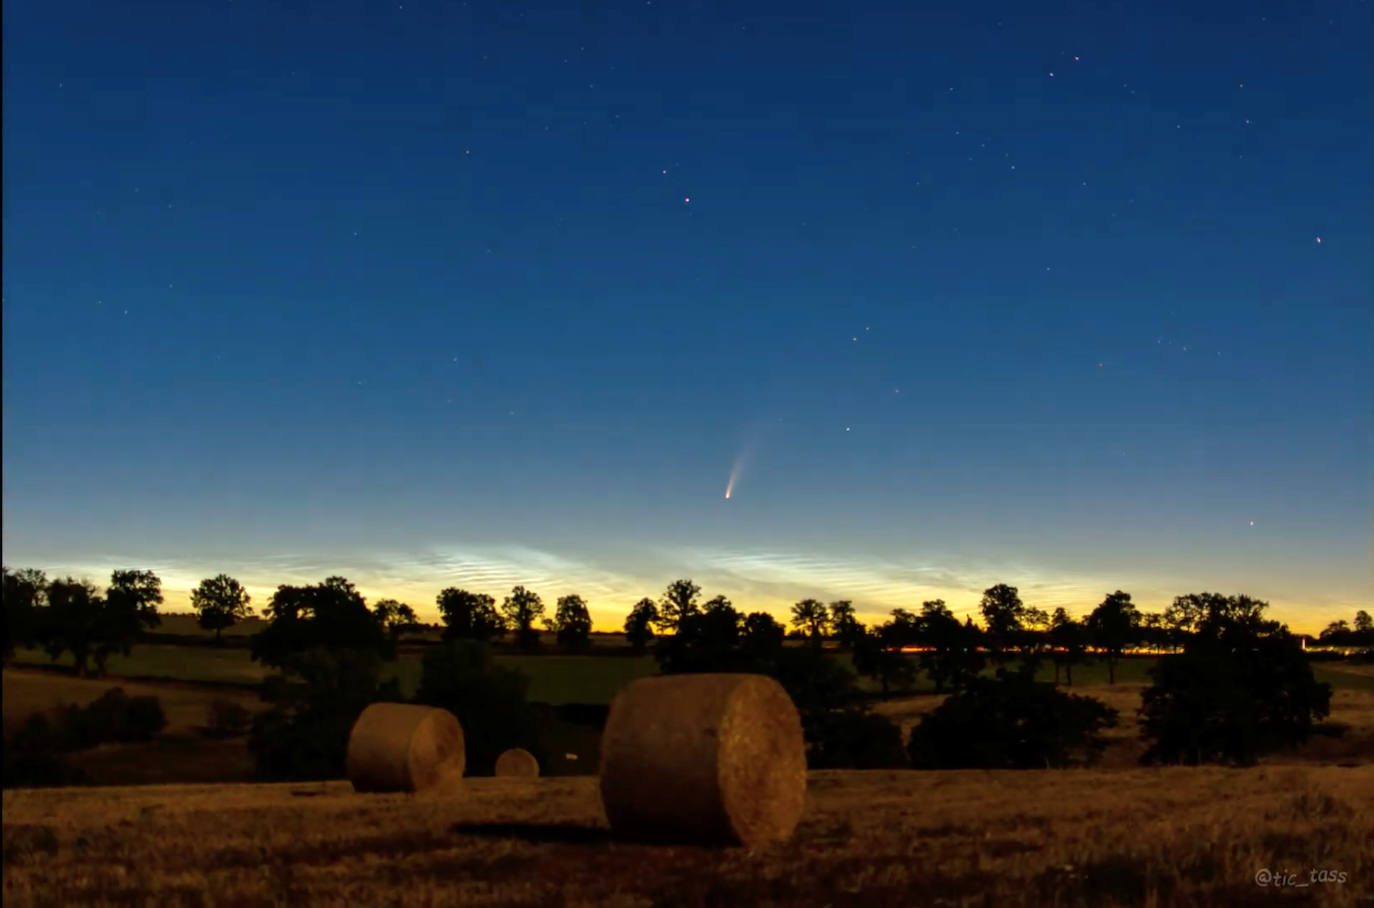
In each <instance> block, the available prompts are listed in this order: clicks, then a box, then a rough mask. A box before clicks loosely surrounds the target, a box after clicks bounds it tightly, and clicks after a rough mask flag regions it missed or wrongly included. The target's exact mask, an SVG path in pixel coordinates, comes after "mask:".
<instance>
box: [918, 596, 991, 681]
mask: <svg viewBox="0 0 1374 908" xmlns="http://www.w3.org/2000/svg"><path fill="white" fill-rule="evenodd" d="M917 626H918V627H919V629H920V639H921V641H922V642H923V643H924V644H925V645H926V646H928V647H930V649H928V650H926V651H924V652H922V653H921V657H920V662H921V670H922V671H924V672H925V673H926V675H927V676H928V677H929V678H930V680H931V681H933V682H935V691H936V693H942V692H943V691H944V690H945V689H946V688H959V687H962V686H963V685H965V684H967V683H968V682H969V681H970V680H972V679H973V678H976V677H978V673H979V672H981V671H982V670H983V662H984V660H983V654H982V653H980V652H978V643H979V636H980V635H979V633H978V628H977V627H975V626H974V625H973V621H972V620H971V619H966V620H965V621H964V623H963V624H960V623H959V619H958V618H956V617H954V613H953V612H951V611H950V610H949V608H948V607H947V606H946V605H945V603H944V600H942V599H932V600H930V601H929V602H926V603H923V604H922V606H921V616H920V618H919V619H918V621H917Z"/></svg>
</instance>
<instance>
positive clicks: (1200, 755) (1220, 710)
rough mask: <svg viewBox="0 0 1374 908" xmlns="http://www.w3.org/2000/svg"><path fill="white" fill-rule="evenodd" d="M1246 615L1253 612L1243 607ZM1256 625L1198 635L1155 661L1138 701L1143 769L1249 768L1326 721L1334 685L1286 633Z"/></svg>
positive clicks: (1231, 627)
mask: <svg viewBox="0 0 1374 908" xmlns="http://www.w3.org/2000/svg"><path fill="white" fill-rule="evenodd" d="M1260 605H1261V606H1262V605H1263V603H1260ZM1243 611H1245V612H1251V613H1257V612H1256V610H1254V609H1252V608H1251V607H1250V606H1249V605H1248V604H1246V605H1244V606H1243ZM1257 611H1258V612H1262V611H1263V608H1260V609H1258V610H1257ZM1256 626H1257V624H1256V623H1254V622H1249V621H1241V622H1238V623H1236V624H1233V625H1230V626H1228V627H1225V628H1223V629H1222V630H1221V631H1220V632H1218V633H1216V634H1199V635H1197V636H1196V637H1194V638H1193V639H1191V640H1189V641H1188V643H1187V645H1186V646H1185V647H1184V650H1183V652H1182V653H1180V654H1176V655H1169V656H1164V657H1163V658H1161V659H1160V660H1159V662H1158V664H1156V666H1155V667H1154V669H1153V670H1152V671H1151V675H1152V677H1153V678H1154V684H1153V685H1152V686H1151V687H1149V688H1147V689H1146V690H1145V692H1144V694H1143V696H1142V703H1143V705H1142V707H1141V710H1140V713H1141V733H1142V736H1143V737H1144V738H1145V739H1146V740H1147V741H1149V742H1150V744H1149V748H1148V749H1147V751H1146V752H1145V755H1144V757H1142V762H1145V763H1188V764H1197V763H1208V762H1222V763H1233V764H1237V765H1242V766H1244V765H1250V764H1253V763H1254V762H1255V761H1256V760H1257V759H1258V758H1259V757H1260V756H1262V755H1263V754H1265V753H1268V752H1270V751H1274V750H1278V749H1281V748H1291V747H1295V746H1297V745H1298V744H1300V743H1302V742H1303V741H1305V740H1306V739H1307V737H1308V736H1309V735H1310V734H1311V731H1312V725H1313V723H1314V721H1316V720H1318V719H1321V718H1322V717H1324V716H1326V715H1328V714H1329V712H1330V706H1331V686H1330V685H1329V684H1326V683H1321V682H1318V681H1317V680H1316V678H1315V677H1314V676H1313V674H1312V666H1311V665H1310V664H1309V663H1308V661H1307V656H1306V654H1304V653H1303V651H1302V647H1301V645H1300V644H1299V642H1298V639H1297V638H1296V637H1294V636H1293V635H1292V634H1290V633H1289V632H1288V630H1287V628H1282V627H1280V628H1278V629H1277V630H1275V629H1273V628H1270V627H1267V626H1266V625H1263V624H1259V625H1258V626H1259V627H1260V630H1258V631H1257V630H1256V629H1255V628H1256Z"/></svg>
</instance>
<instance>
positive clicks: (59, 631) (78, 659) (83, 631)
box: [39, 577, 105, 675]
mask: <svg viewBox="0 0 1374 908" xmlns="http://www.w3.org/2000/svg"><path fill="white" fill-rule="evenodd" d="M104 610H105V600H104V599H103V598H102V597H101V595H100V592H99V591H98V590H97V589H96V586H95V584H93V583H91V582H90V581H89V580H75V579H73V578H71V577H66V578H63V579H61V580H53V581H51V582H50V583H49V584H48V607H47V608H45V609H42V610H41V612H40V616H39V639H40V643H41V644H42V646H43V650H44V651H45V652H46V653H47V654H48V657H49V658H50V659H54V660H55V659H57V658H59V657H60V656H61V655H62V654H63V653H65V652H70V653H71V654H72V663H73V667H74V669H75V671H76V674H77V675H85V674H87V672H88V667H89V663H90V659H91V654H92V653H93V652H94V651H95V649H96V647H97V646H98V645H99V642H100V637H101V633H102V630H103V628H102V624H103V621H102V613H103V612H104Z"/></svg>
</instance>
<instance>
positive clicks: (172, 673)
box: [14, 643, 1374, 705]
mask: <svg viewBox="0 0 1374 908" xmlns="http://www.w3.org/2000/svg"><path fill="white" fill-rule="evenodd" d="M420 658H421V656H420V655H419V654H418V653H413V652H412V653H407V654H404V655H402V656H401V657H400V658H399V659H397V660H395V661H393V662H390V663H388V664H387V667H386V669H385V672H386V675H387V677H395V678H398V679H400V682H401V690H402V692H403V693H404V694H405V695H406V696H410V695H412V694H414V692H415V688H416V686H417V685H418V684H419V679H420ZM494 658H495V660H496V662H497V663H499V664H501V665H506V666H510V667H512V668H518V669H519V670H520V671H522V672H524V673H525V674H526V675H528V676H529V678H530V691H529V699H530V700H532V701H537V702H543V703H552V704H554V705H558V704H562V703H609V702H611V700H612V698H614V697H615V694H616V691H618V690H620V688H622V687H624V686H625V685H626V684H628V683H630V682H631V681H633V680H635V679H636V678H642V677H644V676H645V675H651V674H654V673H655V672H656V671H657V665H656V664H655V662H654V660H653V657H652V656H647V655H646V656H623V655H617V656H605V655H563V654H556V653H549V654H545V655H518V654H510V653H497V654H496V655H495V656H494ZM836 658H838V659H840V660H841V661H843V662H844V663H845V665H847V666H852V663H851V662H850V659H849V656H848V655H847V654H839V655H837V656H836ZM911 658H912V659H913V660H914V659H915V658H916V657H915V656H912V657H911ZM1156 661H1157V660H1156V659H1155V658H1152V657H1133V658H1127V659H1122V660H1121V661H1120V662H1118V663H1117V666H1116V683H1118V684H1124V685H1140V684H1149V683H1150V680H1151V679H1150V675H1149V672H1150V669H1151V668H1153V667H1154V665H1155V662H1156ZM14 664H15V665H17V666H34V667H37V666H48V665H53V664H56V665H59V666H70V665H71V657H70V656H68V655H64V656H63V657H62V658H59V659H58V660H57V662H56V663H54V662H52V660H50V659H49V658H48V657H47V655H45V654H44V653H42V652H41V651H38V650H33V649H23V650H19V651H18V652H17V653H16V654H15V659H14ZM1313 670H1314V671H1315V672H1316V674H1317V677H1318V678H1319V679H1320V680H1323V681H1327V682H1329V683H1330V684H1331V686H1332V687H1336V688H1351V689H1356V690H1365V691H1371V692H1374V671H1371V670H1369V669H1368V668H1366V667H1362V666H1359V665H1353V664H1349V663H1339V662H1335V663H1333V662H1314V663H1313ZM991 673H992V669H991V668H988V669H987V670H986V671H985V674H991ZM108 674H109V676H110V677H112V678H120V677H123V678H149V679H152V678H157V679H168V680H176V681H195V682H201V683H217V684H224V683H229V684H256V683H258V682H259V681H261V680H262V679H263V678H264V677H265V676H266V675H267V674H268V670H267V669H266V668H265V667H263V666H262V665H259V664H258V663H256V662H254V661H253V660H252V659H251V657H250V656H249V653H248V650H247V649H244V648H242V647H215V646H199V645H185V644H176V643H143V644H139V645H137V646H135V647H134V648H133V650H132V651H131V652H130V654H129V655H128V656H120V655H114V656H111V657H110V661H109V664H108ZM1037 677H1038V678H1039V679H1040V680H1042V681H1052V680H1054V665H1053V664H1052V663H1051V662H1049V661H1048V660H1046V661H1044V662H1042V663H1041V665H1040V667H1039V670H1038V672H1037ZM1073 680H1074V686H1075V687H1079V686H1085V687H1095V686H1100V685H1105V684H1106V683H1107V664H1106V662H1104V661H1101V660H1093V661H1090V662H1087V663H1084V664H1081V665H1076V666H1074V671H1073ZM859 687H860V688H861V689H863V690H866V691H869V692H876V691H878V690H879V686H878V684H877V683H876V682H875V681H873V680H871V679H869V678H862V677H861V678H860V679H859ZM931 690H933V685H932V684H931V682H930V680H929V679H928V678H926V677H925V676H924V675H922V674H919V673H918V676H917V682H916V690H915V692H916V693H923V692H928V691H931Z"/></svg>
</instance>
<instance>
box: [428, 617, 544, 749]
mask: <svg viewBox="0 0 1374 908" xmlns="http://www.w3.org/2000/svg"><path fill="white" fill-rule="evenodd" d="M529 686H530V679H529V678H528V677H527V676H526V675H525V674H524V673H523V672H521V671H518V670H516V669H511V668H504V667H502V666H499V665H496V664H495V663H494V662H493V661H492V658H491V651H490V649H488V647H487V645H486V644H484V643H478V642H476V641H472V640H455V641H453V642H451V643H448V644H446V645H445V646H443V647H441V648H439V649H435V650H432V651H431V652H429V653H427V654H426V655H425V657H424V661H423V662H422V663H421V669H420V687H419V689H418V690H417V691H416V693H415V702H416V703H423V704H425V705H426V706H438V707H442V708H443V709H446V710H448V711H449V712H451V713H453V714H454V715H455V716H457V717H458V722H459V723H460V724H461V725H462V726H463V739H464V742H465V744H466V746H467V767H468V769H467V771H468V774H469V775H475V776H480V775H491V773H492V772H493V771H494V769H495V767H496V758H497V757H498V756H500V754H501V751H503V750H506V749H507V748H511V747H523V748H525V749H526V750H528V751H529V752H530V753H532V754H534V756H535V758H536V759H538V760H539V762H540V765H544V764H546V763H547V762H548V760H547V754H546V752H545V750H546V749H545V747H544V742H543V738H544V735H543V729H542V727H541V723H540V721H539V717H538V715H537V714H536V713H535V712H534V710H532V709H531V708H530V706H529V704H527V703H526V702H525V695H526V692H527V691H528V690H529Z"/></svg>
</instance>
